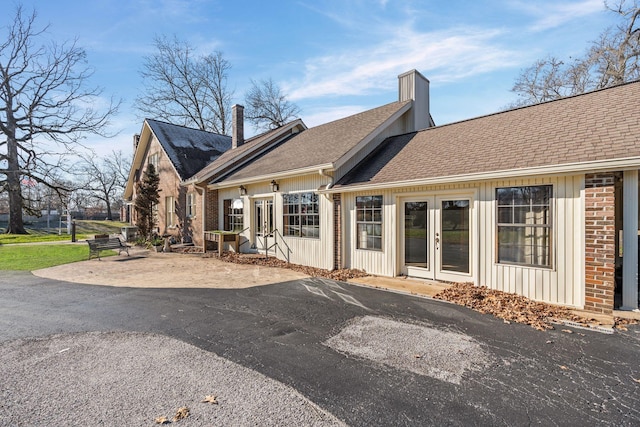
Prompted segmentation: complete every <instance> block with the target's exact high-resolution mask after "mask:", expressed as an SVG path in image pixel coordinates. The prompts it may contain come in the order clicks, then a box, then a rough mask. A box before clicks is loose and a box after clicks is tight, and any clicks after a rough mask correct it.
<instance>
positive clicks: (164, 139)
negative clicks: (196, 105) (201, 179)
mask: <svg viewBox="0 0 640 427" xmlns="http://www.w3.org/2000/svg"><path fill="white" fill-rule="evenodd" d="M147 123H148V124H149V127H151V130H152V131H153V133H154V134H155V136H156V137H157V138H158V142H159V143H160V145H162V148H163V149H164V151H165V152H166V153H167V156H169V159H170V160H171V163H173V165H174V167H175V168H176V171H178V175H180V178H181V179H186V178H189V177H191V176H192V175H194V174H195V173H196V172H198V171H200V170H201V169H202V168H203V167H205V166H206V165H207V164H208V163H210V162H212V161H213V160H215V159H216V158H218V157H219V156H220V155H221V154H222V153H224V152H226V151H227V150H229V149H230V148H231V137H230V136H226V135H219V134H217V133H212V132H206V131H202V130H199V129H192V128H188V127H185V126H178V125H173V124H170V123H165V122H160V121H158V120H152V119H147Z"/></svg>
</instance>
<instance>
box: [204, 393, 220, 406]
mask: <svg viewBox="0 0 640 427" xmlns="http://www.w3.org/2000/svg"><path fill="white" fill-rule="evenodd" d="M202 403H211V404H212V405H217V404H218V396H213V395H209V396H205V397H204V399H202Z"/></svg>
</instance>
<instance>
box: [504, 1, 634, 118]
mask: <svg viewBox="0 0 640 427" xmlns="http://www.w3.org/2000/svg"><path fill="white" fill-rule="evenodd" d="M605 8H606V9H607V10H608V11H609V12H611V13H614V14H616V15H617V16H618V19H619V21H620V23H619V24H618V25H616V26H615V27H612V28H608V29H606V30H605V31H604V32H602V33H601V34H600V35H599V37H598V39H597V40H596V41H594V42H593V43H592V44H591V46H590V47H589V48H588V49H587V51H586V53H585V54H584V55H583V57H581V58H575V59H570V60H569V61H562V60H560V59H558V58H553V57H548V58H546V59H543V60H538V61H536V62H535V63H534V64H533V65H532V66H530V67H528V68H526V69H524V70H523V71H522V73H521V74H520V75H519V76H518V78H517V79H516V81H515V84H514V85H513V88H512V89H511V90H512V91H513V92H515V93H516V94H517V95H518V97H519V99H518V101H516V102H515V103H513V104H512V105H510V106H509V107H517V106H522V105H529V104H534V103H538V102H544V101H549V100H552V99H557V98H562V97H565V96H570V95H576V94H579V93H584V92H588V91H591V90H596V89H602V88H605V87H609V86H615V85H618V84H621V83H625V82H628V81H632V80H637V79H638V78H640V26H639V22H640V7H639V6H638V0H631V1H628V0H618V1H617V3H615V4H614V5H612V4H610V3H608V2H605Z"/></svg>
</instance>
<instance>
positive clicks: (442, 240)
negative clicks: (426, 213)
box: [434, 197, 472, 282]
mask: <svg viewBox="0 0 640 427" xmlns="http://www.w3.org/2000/svg"><path fill="white" fill-rule="evenodd" d="M435 214H436V230H435V236H434V245H435V252H436V256H435V262H436V266H435V267H436V268H435V275H436V279H438V280H449V281H457V282H459V281H461V280H464V279H465V277H467V280H469V278H470V276H471V241H472V235H471V199H470V198H467V197H461V198H454V197H437V198H436V212H435Z"/></svg>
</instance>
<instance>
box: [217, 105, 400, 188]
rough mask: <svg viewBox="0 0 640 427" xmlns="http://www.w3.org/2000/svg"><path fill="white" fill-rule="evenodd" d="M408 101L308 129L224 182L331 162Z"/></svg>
mask: <svg viewBox="0 0 640 427" xmlns="http://www.w3.org/2000/svg"><path fill="white" fill-rule="evenodd" d="M409 102H411V101H404V102H392V103H390V104H387V105H383V106H381V107H378V108H374V109H372V110H368V111H364V112H362V113H358V114H354V115H352V116H349V117H345V118H343V119H340V120H335V121H333V122H329V123H325V124H323V125H320V126H316V127H313V128H309V129H307V130H305V131H303V132H300V133H298V134H296V135H294V136H293V137H291V138H289V139H288V140H287V141H286V142H284V143H282V144H279V145H277V146H276V147H274V148H273V149H272V150H270V151H268V152H266V153H265V154H264V155H262V156H260V157H258V158H257V159H255V160H253V161H252V162H249V163H248V164H247V165H246V166H244V167H242V168H241V169H239V170H238V171H236V172H234V173H233V174H231V175H229V176H227V177H225V179H228V180H236V179H249V178H252V177H258V176H263V175H268V174H275V173H278V172H285V171H289V170H297V169H303V168H308V167H313V166H317V165H326V164H330V163H334V162H336V161H338V160H339V159H340V158H341V157H342V156H344V155H345V154H346V153H347V152H349V150H351V149H352V148H354V147H355V146H356V145H357V144H358V143H359V142H360V141H362V140H363V139H365V138H366V137H367V136H368V135H370V134H371V133H372V132H373V131H374V130H376V129H377V128H378V127H379V126H380V125H381V124H383V123H384V122H385V121H386V120H388V119H389V118H390V117H391V116H393V115H394V114H395V113H396V112H398V111H400V110H401V109H402V108H403V107H404V106H405V105H407V104H408V103H409Z"/></svg>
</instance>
